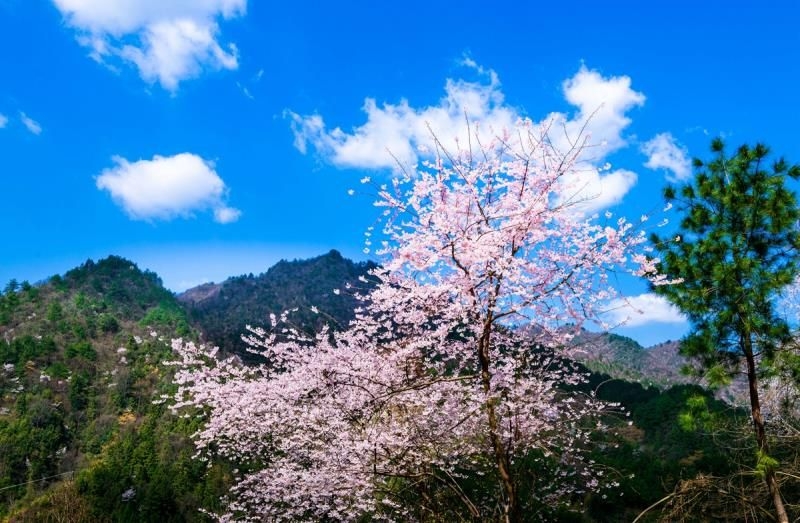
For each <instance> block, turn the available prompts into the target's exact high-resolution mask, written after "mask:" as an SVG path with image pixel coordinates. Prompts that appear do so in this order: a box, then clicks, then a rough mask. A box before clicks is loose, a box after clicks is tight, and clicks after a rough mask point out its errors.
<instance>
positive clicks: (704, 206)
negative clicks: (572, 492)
mask: <svg viewBox="0 0 800 523" xmlns="http://www.w3.org/2000/svg"><path fill="white" fill-rule="evenodd" d="M711 151H712V155H713V156H712V159H711V160H710V161H708V162H703V161H701V160H695V161H694V166H695V169H696V174H695V177H694V179H693V180H692V181H690V182H689V183H685V184H683V185H682V186H680V187H678V188H674V187H667V188H666V189H665V191H664V196H665V197H666V199H667V201H668V202H674V203H675V204H676V205H677V207H678V210H679V212H680V213H681V216H682V218H681V222H680V231H679V232H678V236H676V237H673V238H666V237H659V236H655V235H654V236H653V238H652V241H653V243H654V244H655V246H656V248H657V250H658V251H659V253H660V255H661V259H662V261H661V263H660V265H659V270H660V272H661V273H663V274H665V275H667V276H668V277H669V278H676V279H677V278H679V279H681V280H682V283H679V284H675V285H665V286H660V287H655V289H654V290H655V291H656V292H657V293H659V294H661V295H662V296H665V297H666V298H667V299H668V300H669V301H671V302H672V303H674V304H675V305H677V306H678V307H679V308H680V309H681V310H682V311H683V312H684V313H685V314H686V315H687V316H688V318H689V319H690V321H691V324H692V332H691V334H690V335H689V336H688V337H687V338H686V339H685V340H683V343H682V349H683V352H684V354H686V355H687V356H690V357H691V358H692V359H693V361H694V363H695V370H696V371H697V372H698V373H700V374H702V375H704V376H705V377H706V379H707V380H708V381H709V382H710V383H711V384H712V385H717V386H720V385H724V384H726V383H728V382H729V381H730V380H731V378H732V377H733V376H734V375H736V374H737V373H739V372H740V368H741V367H744V372H745V373H746V375H747V379H748V384H749V391H750V403H751V415H752V419H753V427H754V432H755V434H754V435H755V443H754V447H755V448H754V453H755V454H757V455H758V460H757V467H756V470H757V471H760V472H759V474H760V475H762V476H763V477H764V479H765V481H766V484H767V486H768V487H769V493H770V496H771V498H772V499H773V503H774V505H775V508H774V510H775V514H776V517H777V519H778V520H780V521H787V520H788V518H787V515H786V513H785V509H784V507H783V502H782V500H781V495H780V492H779V486H778V482H777V480H776V476H775V470H776V468H778V466H779V464H778V462H777V461H775V460H774V459H772V458H770V459H767V457H769V455H770V451H769V448H770V443H769V437H768V436H769V435H768V434H767V432H766V426H765V421H764V418H763V415H762V412H761V406H760V398H759V387H760V385H759V380H760V379H761V377H762V375H763V374H764V373H768V372H770V370H771V369H772V367H773V362H774V361H775V357H776V355H777V354H778V353H780V352H781V351H782V350H784V349H785V348H786V347H787V346H788V345H789V344H790V342H791V341H792V335H791V332H790V328H789V325H788V324H787V322H786V321H785V319H784V318H783V316H782V315H781V314H779V311H777V310H776V300H777V298H778V296H779V294H780V293H781V291H782V290H783V289H784V288H785V287H787V286H788V285H790V284H791V283H792V282H793V281H794V280H795V277H796V276H797V273H798V263H799V262H800V258H798V254H799V253H798V248H799V247H800V230H799V229H798V226H797V224H798V221H800V209H799V208H798V202H797V197H796V195H795V193H794V192H793V191H792V190H790V189H789V187H788V184H789V182H790V181H791V180H797V179H798V178H800V165H790V164H788V163H787V162H786V161H785V160H784V159H783V158H780V159H777V160H776V161H774V162H771V163H770V161H769V159H768V157H769V149H768V148H767V147H766V146H764V145H761V144H757V145H755V146H753V147H750V146H747V145H743V146H741V147H740V148H739V149H738V150H737V151H736V153H735V154H733V155H731V156H729V155H728V154H727V153H726V150H725V147H724V144H723V142H722V140H719V139H717V140H714V141H713V142H712V144H711Z"/></svg>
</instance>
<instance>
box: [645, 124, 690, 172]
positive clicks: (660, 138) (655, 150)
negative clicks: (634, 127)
mask: <svg viewBox="0 0 800 523" xmlns="http://www.w3.org/2000/svg"><path fill="white" fill-rule="evenodd" d="M642 152H643V153H644V154H646V155H647V156H648V159H647V162H646V163H645V164H644V165H645V167H648V168H650V169H666V170H668V171H670V172H671V173H672V174H670V175H667V179H668V180H669V181H671V182H677V181H682V180H686V179H688V178H689V177H690V176H691V175H692V165H691V162H690V161H689V156H688V154H689V153H688V151H687V150H686V148H685V147H683V146H682V145H680V144H679V143H678V142H677V141H676V140H675V138H674V137H673V136H672V135H671V134H670V133H661V134H657V135H656V136H654V137H653V139H652V140H649V141H647V142H645V143H643V144H642Z"/></svg>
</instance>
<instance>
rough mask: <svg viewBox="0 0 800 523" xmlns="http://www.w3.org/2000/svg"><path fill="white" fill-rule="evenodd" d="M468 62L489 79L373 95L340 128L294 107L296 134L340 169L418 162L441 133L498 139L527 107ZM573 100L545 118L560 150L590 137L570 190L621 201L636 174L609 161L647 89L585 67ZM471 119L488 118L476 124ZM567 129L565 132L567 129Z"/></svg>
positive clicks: (569, 86) (299, 144) (575, 81)
mask: <svg viewBox="0 0 800 523" xmlns="http://www.w3.org/2000/svg"><path fill="white" fill-rule="evenodd" d="M461 65H463V66H465V67H467V68H470V69H472V70H474V71H475V72H476V73H477V74H478V75H479V76H480V78H481V80H482V81H474V82H473V81H466V80H462V79H452V78H449V79H447V82H446V84H445V94H444V96H443V97H442V98H441V99H440V100H439V102H438V103H437V104H435V105H430V106H425V107H419V108H415V107H412V106H411V105H410V104H409V103H408V101H407V100H401V101H400V102H399V103H397V104H391V103H384V104H383V105H382V106H379V105H378V103H377V102H376V100H375V99H373V98H367V99H366V100H365V101H364V105H363V107H362V110H363V111H364V113H365V114H366V122H365V123H363V124H362V125H360V126H358V127H355V128H354V129H353V130H352V131H351V132H347V131H344V130H342V129H341V128H339V127H336V128H333V129H330V130H329V129H328V128H327V127H326V124H325V121H324V119H323V117H322V116H321V115H319V114H312V115H306V116H303V115H300V114H298V113H295V112H293V111H286V112H285V114H284V116H285V117H286V118H287V119H289V120H290V125H291V128H292V131H293V133H294V144H295V147H296V148H297V149H298V150H299V151H300V152H301V153H303V154H306V153H307V152H308V151H309V149H310V148H313V149H314V150H315V151H316V152H317V154H319V155H320V156H322V157H323V158H324V159H325V160H326V161H329V162H331V163H332V164H333V165H335V166H336V167H340V168H356V169H392V168H397V167H398V165H397V164H398V163H399V164H400V165H402V166H403V167H404V168H411V167H413V166H414V165H415V164H416V163H417V162H418V161H419V160H420V158H421V157H422V158H428V157H429V155H430V153H425V152H424V151H425V150H426V149H428V150H432V149H433V148H431V147H429V146H430V145H431V144H432V142H433V135H435V136H436V138H437V139H438V140H439V141H440V142H441V143H442V144H444V146H445V147H452V148H454V149H455V148H458V147H466V144H468V143H469V140H470V136H468V133H470V134H472V135H474V134H476V133H477V134H478V136H479V137H481V139H482V140H483V139H487V141H488V138H491V137H493V136H496V135H499V134H501V133H502V132H503V131H505V130H509V129H513V128H514V126H515V124H516V122H517V121H518V120H519V119H520V118H521V116H522V115H521V114H520V112H519V111H518V110H517V109H516V108H514V107H512V106H510V105H508V104H506V103H505V97H504V95H503V92H502V90H501V88H500V81H499V79H498V76H497V74H496V73H495V72H494V71H492V70H491V69H484V68H483V67H481V66H479V65H478V64H476V63H475V62H474V61H473V60H472V59H468V58H467V59H465V60H464V61H462V62H461ZM562 88H563V92H564V97H565V99H566V100H567V101H568V102H569V103H570V104H571V105H573V106H574V107H576V108H577V109H578V110H577V111H576V114H574V115H572V116H570V115H567V114H565V113H559V112H553V113H550V114H549V115H547V117H546V118H545V119H544V120H543V121H542V122H541V123H540V125H549V126H550V127H551V128H552V129H558V132H553V133H551V135H550V138H551V140H552V142H553V144H554V145H555V146H556V147H558V148H559V149H561V150H563V151H566V150H567V149H569V148H570V147H571V140H575V139H577V138H578V137H580V136H582V135H584V136H587V135H588V136H590V142H591V143H592V144H597V146H594V147H591V148H590V151H589V154H591V157H589V154H587V155H585V158H582V160H581V163H580V165H578V166H577V169H576V176H577V177H578V179H577V180H576V183H574V184H572V185H573V187H579V189H578V191H579V192H578V193H576V194H572V195H569V197H570V198H577V199H580V200H582V201H584V203H582V204H581V207H582V209H583V211H585V212H590V211H593V210H597V209H601V208H604V207H607V206H609V205H613V204H615V203H618V202H619V201H620V200H621V199H622V197H623V196H624V195H625V194H626V193H627V192H628V191H629V190H630V188H631V187H633V185H635V183H636V179H637V177H636V174H635V173H633V172H632V171H628V170H614V171H609V170H608V169H605V168H604V167H602V165H603V164H604V163H605V161H604V160H605V158H606V157H607V156H608V155H609V154H610V153H612V152H614V151H616V150H618V149H620V148H622V147H625V146H627V141H626V139H625V136H624V134H623V133H624V130H625V129H626V128H627V127H628V125H629V124H630V123H631V120H630V118H629V117H628V116H627V113H628V112H629V111H630V110H631V109H632V108H634V107H637V106H640V105H642V104H643V103H644V101H645V97H644V95H643V94H642V93H639V92H637V91H634V90H633V89H632V88H631V80H630V78H629V77H627V76H620V77H608V78H606V77H603V76H602V75H600V73H598V72H596V71H592V70H589V69H587V68H586V67H581V68H580V69H579V70H578V72H577V73H576V74H575V75H574V76H573V77H572V78H570V79H568V80H566V81H565V82H564V83H563V85H562ZM467 121H469V122H477V123H479V124H480V128H479V129H477V130H476V129H475V127H474V125H473V124H470V126H471V127H472V129H470V128H469V127H468V125H467ZM562 129H563V131H564V132H562V131H561V130H562Z"/></svg>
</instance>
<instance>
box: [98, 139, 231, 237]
mask: <svg viewBox="0 0 800 523" xmlns="http://www.w3.org/2000/svg"><path fill="white" fill-rule="evenodd" d="M113 160H114V163H115V164H116V165H115V166H114V167H111V168H109V169H106V170H104V171H103V172H102V173H101V174H100V176H98V177H97V188H98V189H101V190H106V191H108V192H109V193H110V194H111V197H112V198H113V199H114V201H115V202H117V204H118V205H120V206H121V207H122V208H123V209H124V210H125V212H126V213H127V214H128V216H130V217H131V218H133V219H134V220H153V219H161V220H170V219H172V218H175V217H179V216H180V217H189V216H191V215H192V213H193V212H194V211H202V210H207V209H212V210H213V212H214V218H215V220H216V221H217V222H219V223H231V222H234V221H236V220H237V219H238V218H239V215H240V212H239V210H237V209H234V208H232V207H228V206H227V204H226V203H225V197H226V195H227V188H226V187H225V182H223V181H222V179H221V178H220V177H219V176H218V175H217V173H216V172H215V171H214V165H213V164H212V163H211V162H208V161H206V160H203V159H202V158H201V157H199V156H197V155H195V154H191V153H182V154H177V155H175V156H158V155H156V156H154V157H153V159H152V160H139V161H136V162H129V161H128V160H126V159H125V158H120V157H114V159H113Z"/></svg>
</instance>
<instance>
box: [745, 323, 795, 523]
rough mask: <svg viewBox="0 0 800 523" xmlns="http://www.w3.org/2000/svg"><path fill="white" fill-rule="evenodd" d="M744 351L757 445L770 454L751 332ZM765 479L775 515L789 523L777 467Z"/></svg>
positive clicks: (784, 522) (760, 451)
mask: <svg viewBox="0 0 800 523" xmlns="http://www.w3.org/2000/svg"><path fill="white" fill-rule="evenodd" d="M742 352H744V356H745V359H746V360H747V385H748V387H749V391H750V412H751V414H752V417H753V428H754V430H755V432H756V445H757V446H758V450H759V455H765V456H769V442H768V441H767V431H766V428H765V427H764V417H763V416H762V415H761V401H760V399H759V394H758V375H757V374H756V361H755V357H754V355H753V341H752V339H751V338H750V334H749V333H748V334H745V335H743V336H742ZM764 481H765V482H766V484H767V489H768V490H769V494H770V496H771V497H772V504H773V505H775V516H776V519H777V521H778V522H779V523H789V516H788V515H787V514H786V507H784V505H783V498H782V497H781V491H780V487H779V486H778V481H777V479H775V469H774V468H773V467H772V466H767V467H766V470H765V471H764Z"/></svg>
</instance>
